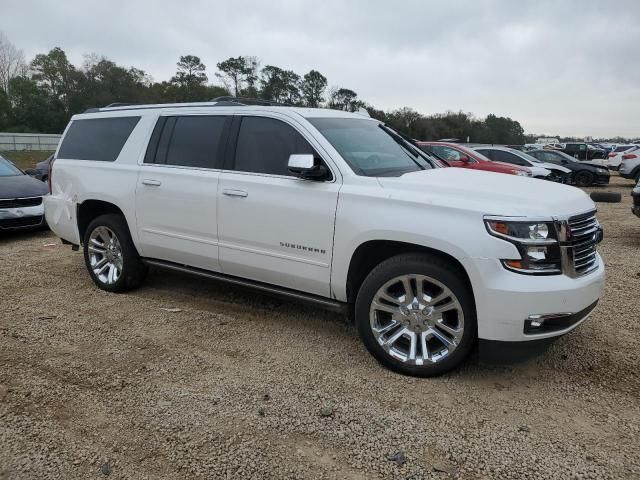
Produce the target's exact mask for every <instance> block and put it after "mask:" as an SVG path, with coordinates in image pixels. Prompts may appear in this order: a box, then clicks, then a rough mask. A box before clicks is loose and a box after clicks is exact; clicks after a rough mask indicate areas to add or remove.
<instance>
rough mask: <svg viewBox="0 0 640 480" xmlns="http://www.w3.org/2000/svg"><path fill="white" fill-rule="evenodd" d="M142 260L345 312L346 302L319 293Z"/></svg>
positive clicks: (148, 263) (156, 265)
mask: <svg viewBox="0 0 640 480" xmlns="http://www.w3.org/2000/svg"><path fill="white" fill-rule="evenodd" d="M142 261H143V262H144V263H145V264H147V265H148V266H150V267H158V268H164V269H167V270H173V271H175V272H182V273H188V274H191V275H196V276H199V277H205V278H210V279H212V280H218V281H220V282H226V283H230V284H232V285H237V286H239V287H245V288H251V289H253V290H259V291H261V292H264V293H267V294H269V295H273V296H276V297H282V298H286V299H288V300H294V301H296V302H300V303H306V304H311V305H315V306H317V307H320V308H323V309H325V310H330V311H332V312H340V313H346V312H347V304H346V303H343V302H338V301H337V300H332V299H330V298H325V297H321V296H319V295H313V294H310V293H304V292H299V291H297V290H292V289H290V288H284V287H278V286H275V285H270V284H268V283H261V282H255V281H253V280H247V279H244V278H239V277H233V276H231V275H225V274H223V273H217V272H211V271H209V270H203V269H201V268H195V267H189V266H187V265H180V264H178V263H173V262H165V261H163V260H154V259H149V258H143V259H142Z"/></svg>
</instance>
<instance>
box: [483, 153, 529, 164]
mask: <svg viewBox="0 0 640 480" xmlns="http://www.w3.org/2000/svg"><path fill="white" fill-rule="evenodd" d="M490 152H491V159H492V160H495V161H496V162H504V163H511V164H512V165H527V162H525V161H524V160H522V159H521V158H520V157H518V156H517V155H514V154H513V153H510V152H505V151H504V150H490ZM481 153H483V152H481Z"/></svg>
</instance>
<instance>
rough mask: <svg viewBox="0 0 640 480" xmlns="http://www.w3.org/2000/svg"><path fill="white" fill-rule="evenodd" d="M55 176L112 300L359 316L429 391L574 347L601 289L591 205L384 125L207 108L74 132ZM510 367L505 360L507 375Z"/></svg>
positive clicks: (71, 238)
mask: <svg viewBox="0 0 640 480" xmlns="http://www.w3.org/2000/svg"><path fill="white" fill-rule="evenodd" d="M55 158H56V159H55V163H53V166H52V168H51V170H52V171H51V177H50V181H51V185H52V191H51V194H50V195H49V196H47V197H46V199H45V202H46V204H45V210H46V219H47V221H48V222H49V225H50V227H51V229H52V230H53V231H54V232H55V233H56V234H57V235H59V236H60V237H61V238H62V239H63V241H64V242H65V243H70V244H72V245H73V246H74V248H77V247H79V246H80V245H82V246H83V249H84V258H85V262H86V266H87V269H88V271H89V274H90V275H91V277H92V279H93V281H94V282H95V283H96V285H98V287H100V288H102V289H104V290H108V291H111V292H122V291H125V290H127V289H131V288H135V287H137V286H138V285H140V283H141V282H142V281H143V279H144V277H145V274H146V272H147V267H148V266H154V267H163V268H168V269H173V270H178V271H181V272H188V273H192V274H195V275H201V276H204V277H208V278H213V279H217V280H223V281H228V282H231V283H233V284H239V285H243V286H251V287H255V288H258V289H260V290H262V291H266V292H269V293H273V294H279V295H283V296H286V297H289V298H292V299H297V300H304V301H309V302H312V303H314V304H316V305H319V306H323V307H326V308H331V309H337V310H341V311H345V312H349V313H350V314H352V317H353V318H354V320H355V323H356V326H357V329H358V331H359V334H360V336H361V338H362V341H363V342H364V344H365V345H366V347H367V348H368V349H369V351H370V352H371V353H372V354H373V355H374V356H375V357H376V358H377V359H378V360H379V361H380V362H382V363H383V364H384V365H386V366H388V367H389V368H392V369H393V370H396V371H398V372H402V373H405V374H410V375H418V376H429V375H435V374H439V373H442V372H445V371H447V370H450V369H451V368H453V367H454V366H456V365H457V364H459V363H460V362H461V361H462V360H463V359H464V358H465V357H466V356H467V355H468V354H469V352H470V351H471V349H472V348H473V346H474V345H475V344H476V341H477V340H478V339H479V343H480V354H481V356H484V357H485V358H487V357H494V359H495V358H496V357H499V355H500V354H504V355H506V356H507V358H513V359H515V357H516V356H519V357H522V356H524V355H525V354H528V353H532V352H534V351H536V350H539V349H540V348H542V347H544V346H545V345H546V344H548V343H549V342H550V341H551V340H552V339H554V338H556V337H558V336H560V335H562V334H564V333H567V332H569V331H570V330H572V329H574V328H575V327H576V326H577V325H578V324H580V323H581V322H582V321H583V320H584V319H585V318H586V317H587V316H588V315H589V313H590V312H591V311H592V310H593V308H594V307H595V305H596V303H597V301H598V298H599V297H600V295H601V293H602V290H603V285H604V265H603V262H602V259H601V258H600V255H599V254H598V253H597V251H596V244H597V242H598V241H599V240H600V239H601V235H602V233H601V229H600V226H599V225H598V222H597V220H596V217H595V206H594V204H593V202H592V201H591V200H590V199H589V197H588V196H587V195H586V194H585V193H583V192H582V191H580V190H578V189H576V188H573V187H567V186H564V185H558V184H555V183H541V182H539V181H537V180H534V179H531V178H524V177H517V176H511V175H501V174H495V173H491V172H480V171H473V170H465V169H458V168H438V167H439V165H438V163H437V162H436V161H434V160H433V159H432V158H431V157H429V156H428V155H427V154H425V153H424V152H422V151H421V150H420V149H418V148H416V147H415V146H414V145H413V144H412V143H411V142H409V141H407V140H405V139H404V138H403V137H401V136H400V135H398V134H397V133H395V132H394V131H393V130H391V129H389V128H387V127H385V126H384V125H383V124H381V123H380V122H379V121H376V120H373V119H371V118H368V117H365V116H363V115H360V114H352V113H346V112H342V111H335V110H328V109H306V108H295V107H281V106H268V105H267V106H264V105H263V106H256V105H253V106H252V105H246V104H242V103H240V102H238V101H231V100H224V101H218V102H208V103H199V104H176V105H149V106H128V107H127V106H121V107H111V108H101V109H93V110H92V111H88V112H85V113H84V114H81V115H75V116H74V117H73V118H72V120H71V123H70V124H69V126H68V127H67V129H66V131H65V133H64V137H63V139H62V142H61V144H60V146H59V148H58V151H57V152H56V157H55ZM502 358H503V357H502Z"/></svg>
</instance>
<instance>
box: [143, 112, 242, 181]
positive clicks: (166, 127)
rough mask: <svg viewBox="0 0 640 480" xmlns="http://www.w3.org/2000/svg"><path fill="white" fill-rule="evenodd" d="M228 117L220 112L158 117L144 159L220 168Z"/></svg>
mask: <svg viewBox="0 0 640 480" xmlns="http://www.w3.org/2000/svg"><path fill="white" fill-rule="evenodd" d="M229 118H230V117H227V116H222V115H192V116H177V117H160V119H158V123H157V125H156V128H155V130H154V132H153V135H152V137H151V141H150V142H149V148H148V149H147V155H146V157H145V163H158V164H163V165H177V166H183V167H196V168H214V169H217V168H221V167H222V159H223V155H224V142H223V138H225V137H224V131H225V127H226V126H227V122H228V121H229Z"/></svg>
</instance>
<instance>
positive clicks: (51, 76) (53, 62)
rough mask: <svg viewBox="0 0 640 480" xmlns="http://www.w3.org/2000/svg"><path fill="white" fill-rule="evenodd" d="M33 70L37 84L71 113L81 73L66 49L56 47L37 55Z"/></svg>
mask: <svg viewBox="0 0 640 480" xmlns="http://www.w3.org/2000/svg"><path fill="white" fill-rule="evenodd" d="M31 70H32V71H33V75H32V79H33V80H34V81H35V82H36V84H37V86H38V87H39V88H41V89H42V90H43V91H44V92H46V93H47V95H49V96H50V97H51V99H52V100H53V101H55V102H57V103H59V105H61V107H62V109H63V111H64V112H65V113H66V114H67V115H69V114H71V112H72V108H71V105H72V96H73V94H74V93H77V92H78V88H77V87H78V83H79V81H80V79H81V74H80V73H79V72H78V71H77V70H76V68H75V67H74V66H73V65H72V64H71V63H69V60H68V59H67V55H66V53H64V50H62V49H61V48H59V47H55V48H54V49H52V50H51V51H50V52H49V53H47V54H39V55H36V57H35V58H34V59H33V61H32V62H31Z"/></svg>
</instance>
